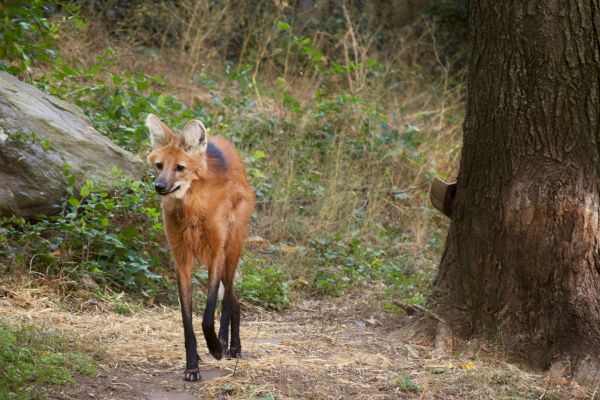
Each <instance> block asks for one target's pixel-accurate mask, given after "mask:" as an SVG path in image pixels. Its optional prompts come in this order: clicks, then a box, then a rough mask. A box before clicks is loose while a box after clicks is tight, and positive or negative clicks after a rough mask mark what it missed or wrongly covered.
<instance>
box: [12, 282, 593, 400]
mask: <svg viewBox="0 0 600 400" xmlns="http://www.w3.org/2000/svg"><path fill="white" fill-rule="evenodd" d="M7 294H8V295H7V296H6V297H2V298H0V315H2V316H3V318H4V319H8V320H9V321H12V322H18V321H21V320H22V319H26V320H30V321H32V322H33V323H35V324H36V325H38V326H40V327H41V328H42V329H55V330H56V329H58V330H60V331H61V332H62V333H63V334H64V335H65V337H67V338H69V339H71V340H72V341H73V344H74V347H76V348H78V349H84V350H86V351H90V352H92V353H93V354H94V355H95V356H96V358H97V360H98V363H99V374H98V376H96V377H93V378H87V377H86V378H80V379H78V383H77V385H76V386H71V387H49V388H48V390H49V398H51V399H148V400H155V399H156V400H188V399H190V400H191V399H204V398H234V399H273V398H277V399H374V398H381V399H464V398H478V399H501V398H536V399H568V398H574V397H579V398H592V397H593V396H595V389H594V388H593V387H590V388H586V387H581V386H579V385H576V384H574V383H571V382H568V381H564V380H557V379H551V378H549V377H545V376H542V375H535V374H530V373H526V372H524V371H521V370H519V369H518V368H517V367H515V366H513V365H510V364H507V363H504V362H502V361H497V359H498V357H499V355H497V354H491V353H490V351H487V352H484V351H483V350H481V346H477V345H476V344H474V343H463V344H461V345H460V346H459V350H456V346H455V351H454V354H453V355H451V356H447V355H445V354H443V353H440V352H439V351H436V350H435V346H434V345H433V344H432V342H431V340H430V336H429V335H428V334H427V333H428V329H426V328H427V327H429V326H430V325H431V323H430V322H429V321H428V320H427V319H426V318H424V317H421V318H420V319H419V318H416V319H411V318H409V317H406V316H403V315H398V314H391V313H385V312H383V311H382V310H381V306H380V305H379V304H378V303H377V302H376V301H375V300H372V299H373V298H374V297H373V296H369V295H368V294H366V293H360V292H356V293H354V294H349V295H347V296H345V297H342V298H337V299H329V298H328V299H305V300H297V301H296V302H295V304H296V305H295V306H294V307H293V308H292V309H290V310H287V311H285V312H281V313H277V312H265V311H263V310H260V309H257V308H255V307H248V306H247V307H245V308H246V309H245V311H244V314H243V317H242V318H243V319H242V322H243V326H242V331H241V335H242V346H243V358H242V359H240V360H235V359H233V360H221V361H217V360H214V359H212V358H211V357H210V355H208V353H207V351H206V348H205V346H204V343H203V341H201V340H199V343H200V349H199V351H200V352H201V353H204V355H202V360H203V362H202V366H201V369H202V377H203V380H202V381H200V382H194V383H190V382H184V381H183V380H182V371H183V367H184V350H183V337H182V334H183V329H182V328H181V326H180V314H179V311H178V310H176V309H167V308H159V307H154V308H151V309H144V310H141V311H139V312H137V313H135V314H133V315H129V316H124V315H119V314H115V313H113V312H111V311H107V310H103V311H94V312H91V311H90V312H71V311H65V310H64V309H65V307H64V303H63V305H62V307H61V306H60V305H59V303H58V302H57V301H55V300H53V299H52V296H49V294H48V293H46V292H44V291H43V290H42V289H14V290H8V291H7ZM199 323H200V319H199V318H196V320H195V321H194V324H195V326H196V332H197V334H200V333H201V329H200V327H199ZM199 339H201V337H199ZM475 348H477V349H478V350H477V351H475V350H473V349H475Z"/></svg>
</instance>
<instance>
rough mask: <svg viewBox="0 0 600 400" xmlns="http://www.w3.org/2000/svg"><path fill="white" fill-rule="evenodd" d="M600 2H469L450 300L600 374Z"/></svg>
mask: <svg viewBox="0 0 600 400" xmlns="http://www.w3.org/2000/svg"><path fill="white" fill-rule="evenodd" d="M599 3H600V1H599V0H586V1H584V0H568V1H562V0H531V1H525V0H505V1H497V0H483V1H471V2H470V10H469V23H470V28H471V32H470V40H471V43H470V51H471V54H470V61H469V62H470V64H469V73H468V81H467V85H468V88H467V90H468V92H467V94H468V99H467V114H466V117H465V124H464V145H463V152H462V158H461V163H460V171H459V177H458V186H457V191H456V197H455V199H454V203H453V207H452V222H451V226H450V229H449V233H448V238H447V242H446V249H445V252H444V256H443V258H442V261H441V264H440V269H439V273H438V276H437V278H436V281H435V287H436V289H437V290H436V294H435V300H436V303H437V304H438V308H439V310H440V312H441V313H442V314H443V315H445V316H446V317H447V318H448V320H449V321H450V322H451V325H452V326H453V328H454V329H455V331H457V332H458V333H460V334H462V335H463V336H470V335H477V334H485V335H488V337H490V336H491V337H493V338H495V339H496V340H497V341H498V343H499V344H501V345H503V346H504V347H505V349H506V350H508V352H509V353H510V354H513V355H516V356H519V357H521V358H522V359H524V360H525V361H526V362H527V363H528V364H530V365H532V366H534V367H538V368H543V369H547V368H550V367H551V366H554V367H556V366H557V365H560V366H561V368H562V367H564V371H563V372H564V373H565V374H573V375H574V376H575V378H576V379H578V380H583V381H591V380H600V373H598V372H599V371H600V369H599V368H598V367H599V366H600V218H599V212H600V124H599V119H600V36H599V31H600V4H599Z"/></svg>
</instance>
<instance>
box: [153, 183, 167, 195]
mask: <svg viewBox="0 0 600 400" xmlns="http://www.w3.org/2000/svg"><path fill="white" fill-rule="evenodd" d="M166 188H167V185H165V183H164V182H156V183H155V184H154V189H156V191H157V192H158V193H163V192H164V191H165V189H166Z"/></svg>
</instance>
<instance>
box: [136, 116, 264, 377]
mask: <svg viewBox="0 0 600 400" xmlns="http://www.w3.org/2000/svg"><path fill="white" fill-rule="evenodd" d="M146 126H147V127H148V130H149V131H150V139H151V142H152V152H151V153H150V155H149V156H148V162H149V163H150V165H152V167H153V169H154V171H155V173H156V183H155V188H156V191H157V192H158V193H159V194H160V195H161V196H162V214H163V220H164V225H165V232H166V234H167V240H168V242H169V246H170V248H171V251H172V252H173V257H174V259H175V270H176V273H177V286H178V288H179V299H180V302H181V315H182V317H183V331H184V335H185V353H186V368H185V373H184V379H185V380H187V381H196V380H198V379H201V378H200V370H199V368H198V361H199V359H200V357H199V356H198V352H197V350H196V336H195V335H194V330H193V326H192V271H193V268H194V259H198V260H200V261H202V264H203V265H204V266H205V267H206V268H207V269H208V296H207V300H206V308H205V310H204V318H203V320H202V331H203V332H204V338H205V339H206V344H207V346H208V350H209V351H210V354H212V355H213V357H215V358H216V359H220V358H221V357H222V356H223V355H224V354H225V355H226V356H229V357H239V356H240V355H241V344H240V305H239V302H238V299H237V297H236V295H235V292H234V287H233V279H234V276H235V270H236V268H237V264H238V261H239V258H240V253H241V251H242V247H243V243H244V240H245V239H246V237H247V235H248V221H249V219H250V216H251V214H252V212H253V211H254V203H255V199H254V192H253V191H252V189H251V187H250V185H249V183H248V179H247V178H246V173H245V171H244V165H243V164H242V160H241V159H240V156H239V155H238V154H237V152H236V151H235V148H234V147H233V145H232V144H231V143H229V142H228V141H227V140H225V139H223V138H221V137H213V138H211V139H210V140H209V139H208V138H207V133H206V129H205V128H204V125H203V124H202V122H200V121H197V120H193V121H190V122H188V123H187V125H186V126H185V127H184V128H183V130H182V132H181V135H176V134H174V133H173V132H172V131H171V129H169V127H167V126H166V125H165V124H163V123H162V122H161V121H160V120H159V119H158V118H157V117H156V116H154V115H152V114H150V115H148V117H147V118H146ZM220 282H223V286H224V288H225V293H224V297H223V305H222V313H221V328H220V330H219V336H218V337H217V335H216V334H215V322H214V319H215V308H216V305H217V296H218V291H219V285H220ZM230 322H231V344H230V346H229V351H228V346H227V344H228V343H227V342H228V336H229V323H230Z"/></svg>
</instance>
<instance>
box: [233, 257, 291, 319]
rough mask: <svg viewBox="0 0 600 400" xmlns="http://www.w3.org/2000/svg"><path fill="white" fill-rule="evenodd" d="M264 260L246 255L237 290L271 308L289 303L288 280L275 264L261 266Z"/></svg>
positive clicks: (281, 307) (244, 296)
mask: <svg viewBox="0 0 600 400" xmlns="http://www.w3.org/2000/svg"><path fill="white" fill-rule="evenodd" d="M264 264H266V261H265V260H261V259H253V258H250V257H247V258H246V260H245V261H244V263H243V264H242V268H241V279H239V280H238V282H237V290H238V291H239V293H240V294H241V296H242V298H244V299H246V300H248V301H250V302H252V303H255V304H258V305H260V306H261V307H264V308H267V309H272V310H283V309H284V308H287V307H288V306H289V305H290V297H289V281H288V280H287V278H286V276H285V274H284V273H283V272H282V271H281V270H280V269H278V268H277V267H275V266H269V267H261V266H260V265H264Z"/></svg>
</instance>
